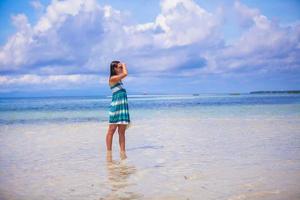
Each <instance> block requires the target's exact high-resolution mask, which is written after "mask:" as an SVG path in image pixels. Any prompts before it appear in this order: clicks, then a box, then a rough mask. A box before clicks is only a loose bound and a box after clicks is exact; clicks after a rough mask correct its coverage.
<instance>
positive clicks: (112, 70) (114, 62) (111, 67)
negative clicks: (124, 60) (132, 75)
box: [109, 60, 120, 77]
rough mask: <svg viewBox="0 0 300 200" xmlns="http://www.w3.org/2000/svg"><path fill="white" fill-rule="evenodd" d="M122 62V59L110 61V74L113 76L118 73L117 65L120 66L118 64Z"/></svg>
mask: <svg viewBox="0 0 300 200" xmlns="http://www.w3.org/2000/svg"><path fill="white" fill-rule="evenodd" d="M119 63H120V61H118V60H114V61H112V62H111V63H110V76H109V77H111V76H113V75H117V73H116V71H115V67H117V66H118V64H119Z"/></svg>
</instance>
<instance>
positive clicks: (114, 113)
mask: <svg viewBox="0 0 300 200" xmlns="http://www.w3.org/2000/svg"><path fill="white" fill-rule="evenodd" d="M110 89H111V90H112V101H111V104H110V106H109V124H127V125H126V129H128V128H129V127H130V126H131V123H130V115H129V106H128V99H127V92H126V90H125V88H124V87H123V83H122V81H119V82H118V83H116V84H115V85H113V86H110Z"/></svg>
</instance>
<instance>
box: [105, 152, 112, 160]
mask: <svg viewBox="0 0 300 200" xmlns="http://www.w3.org/2000/svg"><path fill="white" fill-rule="evenodd" d="M106 160H107V161H109V162H111V161H112V151H111V150H107V151H106Z"/></svg>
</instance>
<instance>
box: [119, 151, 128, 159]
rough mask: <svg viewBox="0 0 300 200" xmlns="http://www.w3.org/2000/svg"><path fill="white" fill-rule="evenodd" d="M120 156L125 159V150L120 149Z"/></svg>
mask: <svg viewBox="0 0 300 200" xmlns="http://www.w3.org/2000/svg"><path fill="white" fill-rule="evenodd" d="M120 157H121V159H122V160H124V159H126V158H127V156H126V152H125V151H120Z"/></svg>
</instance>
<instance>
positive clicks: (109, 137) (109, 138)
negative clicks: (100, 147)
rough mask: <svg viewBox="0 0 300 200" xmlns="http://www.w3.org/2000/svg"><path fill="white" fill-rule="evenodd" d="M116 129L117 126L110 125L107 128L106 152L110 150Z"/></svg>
mask: <svg viewBox="0 0 300 200" xmlns="http://www.w3.org/2000/svg"><path fill="white" fill-rule="evenodd" d="M117 127H118V125H117V124H110V125H109V127H108V130H107V134H106V150H107V151H111V150H112V141H113V136H114V133H115V131H116V129H117Z"/></svg>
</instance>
